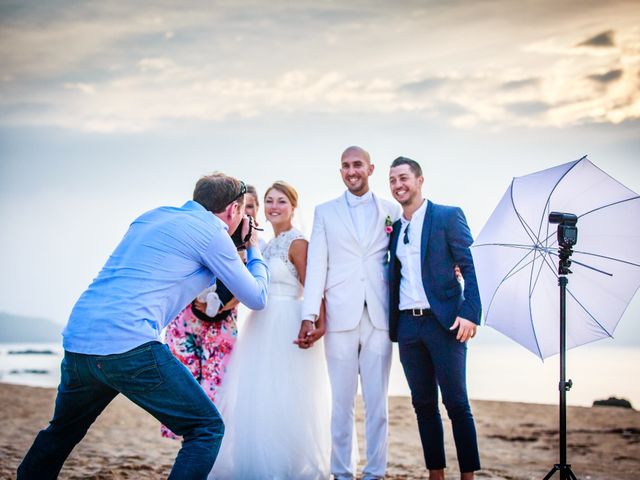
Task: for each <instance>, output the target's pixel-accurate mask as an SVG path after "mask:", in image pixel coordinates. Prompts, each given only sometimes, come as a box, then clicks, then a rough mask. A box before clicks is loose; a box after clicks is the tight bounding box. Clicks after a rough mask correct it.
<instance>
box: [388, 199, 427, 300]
mask: <svg viewBox="0 0 640 480" xmlns="http://www.w3.org/2000/svg"><path fill="white" fill-rule="evenodd" d="M426 212H427V200H426V199H425V200H423V202H422V205H420V208H418V210H416V211H415V212H414V213H413V216H412V217H411V221H409V220H407V219H405V218H404V215H402V216H401V217H400V222H401V227H400V238H398V246H397V247H396V256H397V257H398V260H399V261H400V264H401V269H400V304H399V309H400V310H409V309H412V308H429V306H430V305H429V300H428V299H427V294H426V293H424V286H423V284H422V261H421V255H420V243H421V241H422V226H423V225H424V216H425V213H426ZM407 226H409V243H407V244H405V243H404V236H405V230H406V228H407Z"/></svg>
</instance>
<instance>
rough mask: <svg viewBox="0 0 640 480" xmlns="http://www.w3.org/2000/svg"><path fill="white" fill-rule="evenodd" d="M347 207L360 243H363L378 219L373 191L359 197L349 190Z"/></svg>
mask: <svg viewBox="0 0 640 480" xmlns="http://www.w3.org/2000/svg"><path fill="white" fill-rule="evenodd" d="M346 195H347V205H349V214H350V215H351V220H352V221H353V226H354V227H355V230H356V235H357V236H358V240H360V243H363V242H364V241H365V239H366V238H367V235H368V234H369V231H370V229H371V226H372V223H373V222H374V221H375V219H376V217H377V213H378V212H377V210H376V204H375V202H374V201H373V194H372V193H371V190H369V191H368V192H367V193H365V194H364V195H362V196H361V197H358V196H356V195H354V194H353V193H351V192H350V191H348V190H347V192H346Z"/></svg>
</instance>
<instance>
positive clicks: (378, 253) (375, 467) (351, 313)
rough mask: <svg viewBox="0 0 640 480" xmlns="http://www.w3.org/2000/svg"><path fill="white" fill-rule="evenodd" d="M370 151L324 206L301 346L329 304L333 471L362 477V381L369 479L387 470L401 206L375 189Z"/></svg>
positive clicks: (313, 246)
mask: <svg viewBox="0 0 640 480" xmlns="http://www.w3.org/2000/svg"><path fill="white" fill-rule="evenodd" d="M373 171H374V165H373V164H372V163H371V160H370V158H369V154H368V153H367V152H366V151H365V150H363V149H362V148H360V147H349V148H347V149H346V150H345V151H344V153H343V154H342V157H341V160H340V174H341V175H342V181H343V182H344V184H345V185H346V187H347V191H346V192H345V193H344V194H342V195H340V196H339V197H338V198H336V199H334V200H331V201H329V202H327V203H324V204H322V205H319V206H318V207H316V210H315V216H314V220H313V231H312V233H311V240H310V242H309V253H308V257H307V275H306V284H305V289H304V303H303V307H302V313H303V322H302V325H301V329H300V336H299V341H301V342H302V341H304V339H305V338H306V336H307V334H310V335H311V337H312V338H313V336H314V332H313V321H315V320H316V319H317V317H318V315H319V313H320V305H321V302H322V298H323V296H324V299H325V305H326V330H327V333H326V336H325V341H324V345H325V353H326V357H327V365H328V370H329V378H330V381H331V390H332V413H331V434H332V448H331V473H332V474H333V475H334V477H335V479H337V480H343V479H352V478H355V469H356V465H355V461H354V458H355V456H354V453H355V452H354V451H353V446H354V437H353V435H354V405H355V397H356V392H357V389H358V376H360V384H361V387H362V395H363V398H364V405H365V430H366V436H367V445H366V454H367V462H366V465H365V467H364V471H363V479H368V480H370V479H378V478H383V477H384V474H385V470H386V466H387V436H388V428H387V387H388V381H389V370H390V367H391V342H390V341H389V336H388V335H389V334H388V329H389V327H388V319H387V298H388V296H387V295H388V293H387V281H386V267H387V252H388V245H389V234H388V233H387V231H390V226H391V224H392V222H393V221H394V220H395V219H396V218H398V216H399V213H400V212H399V209H398V207H397V206H395V205H393V204H392V203H391V202H388V201H386V200H382V199H380V198H378V197H377V196H376V195H374V194H373V193H372V192H371V191H370V190H369V176H370V175H371V174H372V173H373Z"/></svg>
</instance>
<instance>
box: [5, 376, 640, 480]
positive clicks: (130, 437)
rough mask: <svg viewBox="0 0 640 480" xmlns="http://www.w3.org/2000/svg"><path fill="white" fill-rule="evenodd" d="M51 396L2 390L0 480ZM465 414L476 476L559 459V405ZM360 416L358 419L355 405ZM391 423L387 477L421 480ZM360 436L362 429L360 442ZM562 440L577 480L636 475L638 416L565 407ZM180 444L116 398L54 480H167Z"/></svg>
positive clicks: (535, 475)
mask: <svg viewBox="0 0 640 480" xmlns="http://www.w3.org/2000/svg"><path fill="white" fill-rule="evenodd" d="M54 398H55V390H53V389H47V388H36V387H25V386H19V385H9V384H0V421H1V424H2V434H1V435H0V478H14V477H15V469H16V467H17V465H18V464H19V462H20V459H21V458H22V456H23V455H24V453H25V451H26V450H27V448H28V447H29V446H30V444H31V442H32V440H33V438H34V436H35V434H36V433H37V431H38V430H39V429H40V428H42V427H44V426H45V425H46V424H47V422H48V420H49V418H50V415H51V413H52V409H53V400H54ZM472 407H473V411H474V415H475V417H476V422H477V428H478V434H479V442H480V453H481V458H482V464H483V470H481V471H480V472H478V474H477V478H480V479H501V480H529V479H542V478H543V477H544V476H545V474H546V473H547V472H548V471H549V469H550V468H551V467H552V466H553V465H554V463H556V462H557V461H558V428H557V407H556V406H553V405H537V404H526V403H507V402H489V401H474V402H472ZM358 416H359V417H360V420H361V418H362V405H361V403H359V404H358ZM390 421H391V425H390V436H391V441H390V452H389V468H388V476H387V479H388V480H401V479H402V480H409V479H421V478H426V475H425V470H424V466H423V460H422V451H421V448H420V442H419V439H418V433H417V429H416V424H415V417H414V414H413V410H412V407H411V404H410V400H409V399H408V398H405V397H392V398H391V401H390ZM361 423H362V422H360V425H359V426H361ZM445 431H446V442H447V452H448V462H449V468H448V474H447V478H451V479H455V478H458V469H457V465H456V461H455V453H454V449H453V441H452V438H451V432H450V428H449V425H446V426H445ZM362 433H363V432H362V430H361V429H360V430H359V437H360V440H362ZM568 442H569V449H568V462H569V463H571V465H572V469H573V471H574V473H575V474H576V475H577V476H578V478H580V479H589V480H605V479H607V480H611V479H616V480H632V479H637V478H639V476H640V412H638V411H635V410H628V409H621V408H614V407H597V408H584V407H569V409H568ZM361 446H362V441H361ZM178 447H179V445H178V443H177V442H175V441H171V440H167V439H163V438H160V436H159V434H158V423H157V421H156V420H155V419H153V418H152V417H151V416H150V415H148V414H147V413H145V412H143V411H142V410H140V409H139V408H138V407H137V406H135V405H134V404H132V403H131V402H129V401H128V400H127V399H125V398H123V397H122V396H120V397H118V398H116V400H115V401H114V402H112V404H111V405H110V406H109V407H108V408H107V410H106V411H105V412H104V413H103V414H102V415H101V416H100V418H98V420H97V421H96V423H95V424H94V425H93V426H92V428H91V429H90V430H89V433H88V434H87V436H86V438H85V439H84V440H83V442H82V443H81V444H80V445H79V446H78V447H76V449H75V450H74V451H73V453H72V454H71V456H70V457H69V459H68V460H67V462H66V464H65V466H64V468H63V470H62V472H61V474H60V478H62V479H156V478H166V476H167V475H168V473H169V471H170V469H171V465H172V463H173V458H174V457H175V454H176V452H177V450H178ZM554 478H559V475H558V474H556V476H555V477H554Z"/></svg>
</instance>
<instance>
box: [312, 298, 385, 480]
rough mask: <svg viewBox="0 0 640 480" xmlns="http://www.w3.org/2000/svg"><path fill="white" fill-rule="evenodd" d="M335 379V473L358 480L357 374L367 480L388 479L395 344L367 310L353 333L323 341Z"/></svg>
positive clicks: (331, 334) (333, 334) (338, 479)
mask: <svg viewBox="0 0 640 480" xmlns="http://www.w3.org/2000/svg"><path fill="white" fill-rule="evenodd" d="M324 346H325V353H326V356H327V366H328V370H329V379H330V381H331V396H332V409H331V437H332V445H331V473H332V474H333V476H334V477H335V478H336V480H343V479H352V478H355V477H356V472H355V470H356V458H357V440H356V436H355V399H356V394H357V391H358V373H359V374H360V386H361V389H362V398H363V400H364V410H365V423H364V425H365V438H366V454H367V462H366V465H365V467H364V470H363V472H362V473H363V479H375V478H383V477H384V474H385V471H386V468H387V443H388V432H389V430H388V403H387V392H388V388H389V371H390V369H391V341H390V340H389V332H388V331H387V330H379V329H377V328H375V327H374V326H373V324H372V323H371V320H370V318H369V313H368V311H367V308H366V307H365V308H364V309H363V312H362V318H361V319H360V323H359V324H358V326H357V327H356V328H354V329H353V330H348V331H344V332H327V333H326V335H325V337H324Z"/></svg>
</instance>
